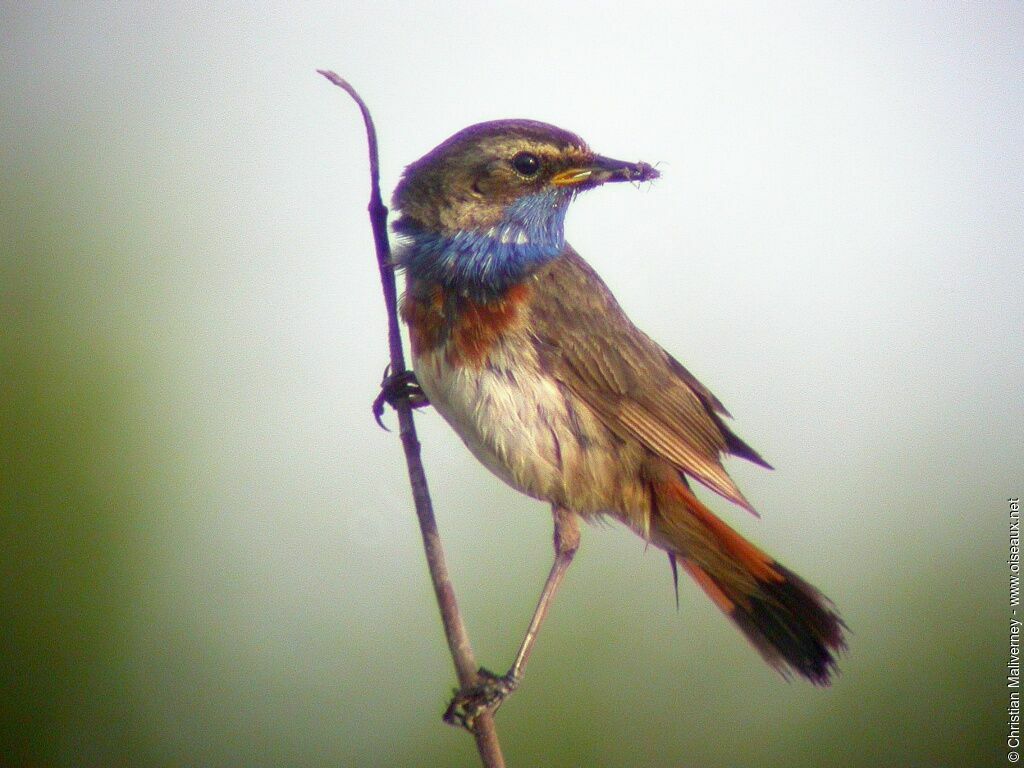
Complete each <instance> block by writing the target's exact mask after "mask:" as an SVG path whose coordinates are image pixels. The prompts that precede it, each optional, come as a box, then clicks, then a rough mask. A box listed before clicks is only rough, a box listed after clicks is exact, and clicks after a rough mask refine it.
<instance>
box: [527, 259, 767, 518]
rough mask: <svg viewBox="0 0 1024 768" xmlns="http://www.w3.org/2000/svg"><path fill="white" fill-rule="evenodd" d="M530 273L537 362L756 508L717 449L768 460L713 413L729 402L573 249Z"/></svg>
mask: <svg viewBox="0 0 1024 768" xmlns="http://www.w3.org/2000/svg"><path fill="white" fill-rule="evenodd" d="M533 279H534V285H533V291H532V292H531V299H530V312H531V327H532V328H533V333H534V343H535V345H536V348H537V352H538V356H539V358H540V361H541V365H543V366H544V368H545V369H546V370H547V371H548V372H550V373H551V374H552V375H553V376H555V378H557V379H559V380H560V381H561V382H562V383H564V384H565V385H566V386H567V387H568V388H569V389H570V390H571V391H572V392H573V393H574V394H575V395H577V396H578V397H579V398H580V399H582V400H583V401H584V402H586V403H587V404H588V405H589V406H590V407H591V408H592V409H593V410H594V411H595V413H597V415H598V417H599V418H600V419H601V420H602V421H603V422H604V424H605V425H606V426H607V427H608V428H609V429H611V430H612V431H613V432H615V433H616V434H618V435H619V436H620V437H623V438H625V439H633V440H637V441H639V442H640V443H642V444H643V445H644V446H646V447H647V449H648V450H650V451H652V452H653V453H655V454H656V455H658V456H661V457H662V458H664V459H666V460H667V461H669V462H671V463H672V464H673V465H674V466H675V467H676V468H677V469H678V470H679V471H681V472H684V473H686V474H687V475H689V476H691V477H693V478H694V479H696V480H697V481H699V482H701V483H703V484H704V485H706V486H707V487H709V488H711V489H712V490H713V491H715V492H716V493H719V494H721V495H722V496H724V497H725V498H727V499H729V500H730V501H733V502H735V503H736V504H739V505H740V506H742V507H744V508H746V509H748V510H750V511H751V512H753V511H754V509H753V507H751V505H750V503H749V502H748V501H747V500H746V499H745V498H744V497H743V494H742V493H741V492H740V490H739V488H737V487H736V484H735V483H734V482H733V480H732V478H730V477H729V475H728V473H726V471H725V468H724V467H723V466H722V463H721V455H722V454H723V453H729V452H732V453H736V454H737V455H740V456H743V457H745V458H748V459H750V460H751V461H755V462H756V463H759V464H762V465H764V466H768V465H767V464H766V463H765V462H764V460H763V459H761V457H760V456H758V454H757V453H756V452H755V451H754V450H753V449H751V448H750V447H749V446H747V445H746V443H744V442H743V441H742V440H740V439H739V438H738V437H736V436H735V435H734V434H732V432H731V431H730V430H729V429H728V427H726V426H725V424H724V423H723V422H722V419H721V417H720V416H719V414H721V415H724V416H727V415H728V411H726V410H725V408H724V406H722V404H721V403H720V402H719V400H718V399H717V398H716V397H715V396H714V395H713V394H712V393H711V392H710V391H709V390H708V389H707V388H706V387H705V386H704V385H703V384H701V383H700V382H699V381H697V379H696V378H695V377H694V376H693V375H692V374H690V372H689V371H687V370H686V369H685V368H684V367H683V366H682V365H681V364H680V363H679V362H678V361H676V360H675V359H674V358H673V357H671V356H670V355H669V354H668V353H667V352H665V350H663V349H662V348H661V347H660V346H659V345H658V344H657V343H655V342H654V341H653V340H652V339H650V337H648V336H647V335H646V334H644V333H643V332H642V331H640V330H639V329H638V328H636V326H634V325H633V323H632V322H630V320H629V318H628V317H626V315H625V313H624V312H623V311H622V309H621V308H620V307H619V305H618V302H616V301H615V298H614V297H613V296H612V294H611V292H610V291H609V290H608V288H607V287H606V286H605V284H604V282H603V281H602V280H601V278H600V277H599V276H598V275H597V273H596V272H594V270H593V269H591V268H590V266H589V265H588V264H587V263H586V262H585V261H584V260H583V259H582V258H580V256H579V255H578V254H577V253H576V252H575V251H574V250H572V248H570V247H568V246H566V250H565V252H564V253H563V255H562V256H561V257H559V258H558V259H556V260H555V261H553V262H551V263H550V264H548V265H546V266H545V267H544V268H542V269H541V270H539V271H538V272H537V273H536V274H535V275H534V278H533Z"/></svg>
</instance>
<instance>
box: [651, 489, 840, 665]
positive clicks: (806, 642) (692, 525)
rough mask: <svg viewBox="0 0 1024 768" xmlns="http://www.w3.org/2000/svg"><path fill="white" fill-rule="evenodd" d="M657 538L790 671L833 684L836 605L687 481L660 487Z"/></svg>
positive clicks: (745, 631) (763, 650)
mask: <svg viewBox="0 0 1024 768" xmlns="http://www.w3.org/2000/svg"><path fill="white" fill-rule="evenodd" d="M655 500H656V502H657V503H656V505H655V509H654V510H653V513H652V515H651V521H650V526H651V527H650V536H651V540H652V541H653V543H654V544H656V545H657V546H659V547H661V548H662V549H665V550H666V551H667V552H668V553H669V559H670V560H671V561H672V564H673V568H675V566H676V565H679V566H680V567H682V568H683V569H684V570H685V571H686V572H687V573H689V574H690V576H692V577H693V579H694V581H696V582H697V584H699V585H700V587H701V589H703V590H704V592H706V593H707V595H708V596H709V597H710V598H711V599H712V600H713V601H714V602H715V604H716V605H717V606H718V607H719V608H720V609H721V610H722V611H723V612H724V613H725V614H726V615H727V616H728V617H729V618H730V619H732V620H733V621H734V622H735V623H736V625H737V626H738V627H739V628H740V630H741V631H742V632H743V634H744V635H746V636H747V638H748V639H749V640H750V642H751V643H752V644H753V645H754V647H755V648H756V649H757V650H758V651H759V652H760V653H761V655H762V656H763V657H764V658H765V660H766V661H767V662H768V663H769V664H771V665H772V666H773V667H774V668H775V669H777V670H778V671H779V672H781V673H782V674H783V675H784V676H787V677H788V676H789V674H790V673H791V672H797V673H798V674H800V675H803V676H804V677H806V678H807V679H809V680H810V681H811V682H812V683H814V684H816V685H828V684H829V682H830V680H831V677H832V676H833V675H834V674H835V673H836V672H837V666H836V655H837V653H839V652H840V651H842V650H845V648H846V642H845V640H844V637H843V630H844V629H845V628H846V625H845V624H844V623H843V620H842V619H841V618H840V617H839V615H838V614H837V613H836V612H835V609H834V606H833V605H832V603H831V602H830V601H829V600H828V598H826V597H825V596H824V595H822V594H821V592H819V591H818V590H817V589H815V588H814V587H812V586H811V585H810V584H808V583H807V582H806V581H804V580H803V579H801V578H800V577H799V576H797V575H796V574H795V573H793V572H792V571H790V570H789V569H787V568H785V567H783V566H781V565H780V564H779V563H777V562H776V561H775V560H774V559H773V558H772V557H770V556H769V555H766V554H765V553H764V552H762V551H761V550H760V549H758V548H757V547H755V546H754V545H753V544H751V543H750V542H749V541H747V540H746V539H744V538H743V537H742V536H740V534H738V533H737V532H736V531H734V530H733V529H732V528H730V527H729V526H728V525H726V524H725V523H724V522H722V521H721V520H720V519H718V518H717V517H716V516H715V515H714V514H713V513H712V512H711V510H709V509H708V508H707V507H706V506H704V504H702V503H701V502H700V500H699V499H698V498H697V497H696V496H694V494H693V492H692V491H691V490H690V488H689V487H688V486H687V484H686V483H685V481H683V480H679V481H675V480H673V481H670V482H666V483H662V484H661V485H660V487H656V488H655Z"/></svg>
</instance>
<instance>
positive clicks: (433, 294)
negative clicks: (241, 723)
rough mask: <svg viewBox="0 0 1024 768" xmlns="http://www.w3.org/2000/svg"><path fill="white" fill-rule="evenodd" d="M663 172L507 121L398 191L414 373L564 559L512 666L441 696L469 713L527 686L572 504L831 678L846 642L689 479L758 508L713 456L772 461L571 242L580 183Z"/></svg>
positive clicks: (813, 597) (788, 654) (480, 129)
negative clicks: (550, 533) (655, 552)
mask: <svg viewBox="0 0 1024 768" xmlns="http://www.w3.org/2000/svg"><path fill="white" fill-rule="evenodd" d="M657 176H658V172H657V171H656V170H654V169H653V168H652V167H651V166H650V165H648V164H646V163H627V162H621V161H618V160H611V159H609V158H607V157H602V156H600V155H596V154H594V153H593V152H592V151H591V150H590V149H589V148H588V147H587V145H586V144H585V143H584V142H583V141H582V140H581V139H580V138H579V137H578V136H576V135H574V134H572V133H569V132H568V131H565V130H561V129H559V128H556V127H554V126H551V125H547V124H545V123H539V122H533V121H528V120H499V121H494V122H488V123H481V124H479V125H474V126H472V127H470V128H466V129H465V130H463V131H461V132H459V133H457V134H456V135H454V136H452V137H451V138H450V139H448V140H447V141H445V142H444V143H442V144H441V145H440V146H438V147H437V148H436V149H434V150H433V151H431V152H430V153H429V154H427V155H426V156H425V157H423V158H421V159H420V160H418V161H416V162H415V163H413V164H412V165H410V166H409V167H408V168H407V169H406V171H405V174H404V176H403V177H402V180H401V182H400V183H399V185H398V188H397V189H396V190H395V196H394V207H395V208H396V209H398V211H399V213H400V216H399V218H398V219H397V221H395V223H394V229H395V231H396V233H398V234H399V235H400V237H401V241H402V243H401V246H400V249H399V252H398V254H397V257H396V262H397V264H399V265H400V266H401V267H402V268H403V269H404V272H405V279H406V292H405V297H404V300H403V305H402V317H403V319H404V320H405V322H406V323H407V324H408V326H409V335H410V338H411V342H412V352H413V360H414V370H415V374H416V378H417V380H418V382H419V385H420V387H421V388H422V390H423V392H424V393H425V394H426V396H427V398H429V401H430V403H431V404H432V405H433V406H434V407H435V408H436V409H437V411H438V412H439V413H440V414H441V415H442V416H443V417H444V418H445V419H446V420H447V421H448V423H449V424H451V426H452V428H453V429H454V430H455V431H456V432H457V433H458V434H459V436H460V437H461V438H462V440H463V442H465V444H466V445H467V446H468V447H469V449H470V450H471V451H472V452H473V454H474V455H475V456H476V457H477V458H478V459H479V460H480V461H481V462H483V464H484V465H485V466H486V467H487V468H488V469H490V470H491V471H492V472H494V474H496V475H497V476H498V477H500V478H501V479H502V480H504V481H505V482H506V483H508V484H509V485H511V486H512V487H513V488H516V489H517V490H519V491H521V492H522V493H525V494H528V495H529V496H532V497H534V498H536V499H540V500H542V501H546V502H548V503H550V504H551V506H552V510H553V514H554V523H555V536H554V538H555V562H554V565H553V566H552V569H551V573H550V575H549V577H548V581H547V583H546V584H545V587H544V590H543V592H542V594H541V598H540V602H539V604H538V606H537V610H536V613H535V614H534V617H533V621H532V622H531V624H530V627H529V629H528V631H527V633H526V637H525V639H524V641H523V644H522V647H521V649H520V651H519V654H518V656H517V657H516V660H515V663H514V664H513V665H512V668H511V669H510V670H509V672H508V674H507V675H505V676H503V677H496V676H493V675H490V673H485V672H483V671H482V675H483V682H481V683H480V684H479V685H478V686H476V687H475V688H474V689H472V690H469V691H463V692H462V694H461V695H460V696H457V697H456V700H455V701H454V702H453V706H452V707H451V708H450V710H449V715H448V717H449V719H452V718H454V719H455V720H458V721H459V722H461V723H462V724H463V725H467V726H468V727H472V723H473V719H474V718H475V717H476V715H478V714H479V713H480V712H481V711H483V710H484V709H486V708H493V707H494V706H496V705H497V704H498V703H500V701H501V699H502V698H503V697H504V696H505V695H507V694H508V693H509V692H510V691H511V690H512V689H514V688H515V687H516V686H517V685H518V683H519V681H520V678H521V676H522V672H523V667H524V665H525V663H526V659H527V657H528V656H529V654H530V651H531V649H532V647H533V642H534V640H535V638H536V635H537V631H538V629H539V626H540V623H541V621H542V620H543V618H544V614H545V612H546V610H547V607H548V605H549V604H550V601H551V599H552V598H553V596H554V593H555V591H556V590H557V588H558V585H559V583H560V582H561V579H562V577H563V576H564V574H565V571H566V569H567V568H568V566H569V564H570V562H571V561H572V557H573V555H574V553H575V551H576V549H577V547H578V545H579V520H580V519H581V518H582V519H584V520H593V519H595V518H598V517H600V516H603V515H604V516H611V517H613V518H615V519H616V520H619V521H620V522H622V523H623V524H624V525H627V526H628V527H629V528H631V529H632V530H633V531H634V532H635V533H636V534H637V535H638V536H640V537H641V538H643V539H644V540H645V541H648V542H650V543H651V544H653V545H654V546H656V547H659V548H661V549H663V550H665V551H666V552H667V553H668V556H669V560H670V561H671V563H672V570H673V574H675V575H677V574H678V571H677V568H678V567H681V568H682V569H683V570H684V571H686V572H687V573H688V574H689V575H690V576H691V577H693V579H694V580H695V581H696V582H697V584H699V585H700V587H701V589H703V590H704V592H706V593H707V595H708V596H709V597H710V598H711V599H712V600H713V601H714V602H715V604H716V605H717V606H718V607H719V608H720V609H721V610H722V611H723V612H724V613H725V614H726V615H727V616H729V618H731V619H732V620H733V621H734V622H735V623H736V625H737V626H738V627H739V629H740V630H741V631H742V632H743V634H744V635H746V637H747V638H748V639H749V640H750V642H751V643H753V645H754V647H755V648H756V649H757V650H758V651H760V653H761V655H762V656H763V657H764V658H765V659H766V660H767V661H768V663H769V664H771V665H772V666H773V667H775V668H776V669H778V670H779V671H780V672H782V673H783V674H784V675H788V674H789V673H790V672H796V673H798V674H799V675H802V676H804V677H806V678H808V679H809V680H811V681H812V682H814V683H817V684H822V685H824V684H827V683H828V682H829V679H830V677H831V676H832V675H833V674H834V672H835V671H836V654H837V652H838V651H840V650H841V649H843V648H844V647H845V643H844V638H843V630H844V624H843V622H842V620H841V619H840V618H839V616H838V615H837V614H836V612H835V610H834V608H833V606H832V604H831V603H830V601H829V600H828V599H827V598H825V597H824V596H823V595H822V594H821V593H820V592H819V591H818V590H817V589H815V588H814V587H812V586H811V585H810V584H808V583H807V582H805V581H804V580H803V579H801V578H800V577H799V576H797V575H796V574H794V573H793V572H792V571H790V570H789V569H787V568H785V567H784V566H782V565H780V564H779V563H778V562H777V561H776V560H775V559H774V558H773V557H771V556H770V555H767V554H765V553H764V552H762V551H761V550H760V549H758V548H757V547H756V546H754V545H753V544H751V543H750V542H749V541H747V540H746V539H744V538H743V537H741V536H740V535H739V534H738V533H737V532H736V531H734V530H733V529H732V528H730V527H729V526H728V525H726V524H725V523H724V522H722V521H721V520H720V519H719V518H718V517H716V516H715V515H714V513H712V512H711V510H709V509H708V508H707V507H706V506H705V505H704V504H703V503H702V502H701V501H700V500H699V499H698V498H697V497H696V496H695V495H694V493H693V491H692V489H691V486H690V481H691V480H696V481H697V482H699V483H701V484H703V485H705V486H707V487H708V488H710V489H711V490H713V491H715V492H716V493H718V494H720V495H721V496H724V497H725V498H726V499H728V500H729V501H731V502H733V503H734V504H737V505H739V506H741V507H743V508H745V509H748V510H750V511H753V508H752V507H751V505H750V504H749V503H748V502H747V500H746V499H745V498H744V497H743V494H742V493H740V491H739V489H738V488H737V487H736V485H735V483H734V482H733V481H732V479H731V478H730V477H729V475H728V474H727V473H726V471H725V469H724V468H723V467H722V457H723V455H730V454H731V455H734V456H740V457H742V458H744V459H747V460H748V461H752V462H754V463H756V464H760V465H761V466H764V467H768V464H767V463H766V462H765V461H764V460H763V459H762V458H761V457H760V456H759V455H758V454H757V452H756V451H754V449H752V448H751V447H750V446H748V445H747V444H746V443H745V442H743V440H741V439H740V438H739V437H737V436H736V435H735V434H734V433H733V432H732V430H731V429H730V428H729V426H728V425H727V424H726V423H725V420H724V419H725V417H728V416H729V414H728V412H727V411H726V410H725V408H724V407H723V406H722V404H721V403H720V402H719V401H718V398H716V397H715V396H714V395H713V394H711V392H710V391H709V390H708V389H707V387H705V386H704V385H703V384H701V383H700V382H699V381H698V380H697V379H696V378H695V377H694V376H693V375H692V374H691V373H690V372H689V371H687V370H686V368H684V367H683V366H682V365H681V364H680V363H679V362H678V361H677V360H676V359H675V358H673V357H672V356H671V355H669V354H668V353H667V352H665V350H663V349H662V348H661V347H660V346H658V344H656V343H655V342H654V341H652V340H651V339H650V338H649V337H648V336H647V335H646V334H644V333H643V332H642V331H640V330H639V329H637V328H636V326H634V325H633V323H632V322H630V320H629V318H627V317H626V315H625V314H624V313H623V311H622V309H621V308H620V307H619V305H618V304H617V303H616V301H615V298H614V297H613V296H612V294H611V292H610V291H609V290H608V288H607V287H606V286H605V284H604V283H603V282H602V281H601V278H600V277H598V275H597V274H596V273H595V272H594V270H593V269H592V268H591V267H590V266H589V265H588V264H587V263H586V262H585V261H584V260H583V259H582V258H581V257H580V255H579V254H577V253H576V251H574V250H573V249H572V247H571V246H570V245H569V244H568V243H567V242H566V241H565V236H564V233H563V223H564V220H565V214H566V210H567V209H568V207H569V203H570V202H572V200H573V198H574V197H575V196H576V195H577V194H578V193H579V192H582V191H584V190H587V189H591V188H593V187H596V186H599V185H601V184H604V183H605V182H610V181H647V180H650V179H655V178H657Z"/></svg>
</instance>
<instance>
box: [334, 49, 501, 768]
mask: <svg viewBox="0 0 1024 768" xmlns="http://www.w3.org/2000/svg"><path fill="white" fill-rule="evenodd" d="M317 72H319V73H320V74H321V75H323V76H324V77H326V78H327V79H328V80H330V81H331V82H332V83H334V85H336V86H338V87H339V88H342V89H344V90H345V91H346V92H347V93H348V94H349V96H351V97H352V98H353V99H354V100H355V102H356V104H358V105H359V110H360V111H361V112H362V114H363V122H364V123H365V124H366V139H367V144H368V147H369V152H370V203H369V205H368V206H367V210H368V211H369V213H370V226H371V228H372V229H373V241H374V245H375V246H376V249H377V265H378V267H379V268H380V281H381V286H382V287H383V290H384V304H385V307H386V309H387V315H388V348H389V350H390V355H391V366H390V368H391V375H392V376H401V375H403V374H405V373H406V368H405V355H404V353H403V351H402V336H401V332H400V330H399V325H398V291H397V289H396V287H395V270H394V267H392V265H391V249H390V246H389V244H388V232H387V216H388V209H387V208H386V207H385V206H384V203H383V202H382V200H381V194H380V163H379V159H378V152H377V132H376V130H375V128H374V126H373V118H372V117H371V116H370V110H369V108H368V107H367V106H366V103H365V102H364V101H363V99H362V98H361V97H360V96H359V94H358V93H357V92H356V90H355V88H353V87H352V86H351V85H349V83H348V82H347V81H345V80H344V79H343V78H341V77H339V76H338V75H337V74H335V73H334V72H331V71H328V70H322V69H318V70H317ZM394 408H395V411H396V412H397V413H398V424H399V434H400V435H401V438H402V447H403V449H404V450H405V461H406V464H407V465H408V469H409V483H410V485H411V486H412V496H413V501H414V502H415V504H416V516H417V517H418V518H419V523H420V532H421V533H422V535H423V549H424V551H425V552H426V555H427V566H428V567H429V569H430V578H431V580H432V581H433V583H434V594H435V595H436V596H437V604H438V607H439V608H440V609H441V620H442V622H443V623H444V634H445V637H446V638H447V639H448V648H449V650H450V651H451V654H452V661H453V662H454V663H455V672H456V674H457V675H458V679H459V686H460V687H461V688H462V689H466V688H469V687H470V686H472V685H474V684H475V683H476V682H477V663H476V658H475V656H474V655H473V648H472V646H471V645H470V642H469V635H468V633H467V632H466V625H465V623H464V622H463V621H462V614H461V613H460V612H459V606H458V603H457V602H456V600H455V590H454V588H453V587H452V583H451V578H450V577H449V575H448V566H447V565H446V564H445V559H444V549H443V548H442V546H441V537H440V534H439V533H438V530H437V521H436V520H435V519H434V507H433V504H432V503H431V501H430V491H429V489H428V488H427V477H426V474H425V473H424V471H423V462H422V460H421V459H420V443H419V440H418V439H417V437H416V426H415V424H414V423H413V415H412V404H411V403H410V402H409V399H408V398H407V397H398V398H395V400H394ZM473 735H474V736H475V737H476V746H477V751H478V752H479V753H480V759H481V761H482V763H483V765H484V766H486V768H504V765H505V758H504V757H503V756H502V753H501V746H500V745H499V743H498V734H497V731H496V730H495V728H494V718H493V716H492V715H491V714H490V713H485V714H483V715H480V716H479V717H478V718H477V719H476V723H475V727H474V728H473Z"/></svg>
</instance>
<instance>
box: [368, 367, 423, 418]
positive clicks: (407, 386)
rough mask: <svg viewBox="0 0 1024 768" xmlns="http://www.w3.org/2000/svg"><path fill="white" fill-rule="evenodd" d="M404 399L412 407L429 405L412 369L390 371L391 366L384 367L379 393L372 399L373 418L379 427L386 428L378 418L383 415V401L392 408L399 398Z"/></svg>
mask: <svg viewBox="0 0 1024 768" xmlns="http://www.w3.org/2000/svg"><path fill="white" fill-rule="evenodd" d="M402 399H406V400H408V401H409V405H410V406H412V407H413V408H423V407H425V406H428V405H430V401H429V400H428V399H427V395H426V393H425V392H424V391H423V390H422V389H421V388H420V384H419V382H418V381H416V374H415V373H413V372H412V371H402V372H401V373H391V366H390V365H389V366H388V367H387V368H385V369H384V379H383V380H382V381H381V383H380V394H379V395H377V397H376V399H375V400H374V401H373V418H374V419H376V421H377V423H378V424H379V425H380V427H381V429H385V430H386V429H387V427H385V426H384V423H383V422H382V421H381V420H380V419H381V416H383V415H384V403H387V404H388V405H390V406H391V407H392V408H394V407H395V404H396V403H398V401H399V400H402Z"/></svg>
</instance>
